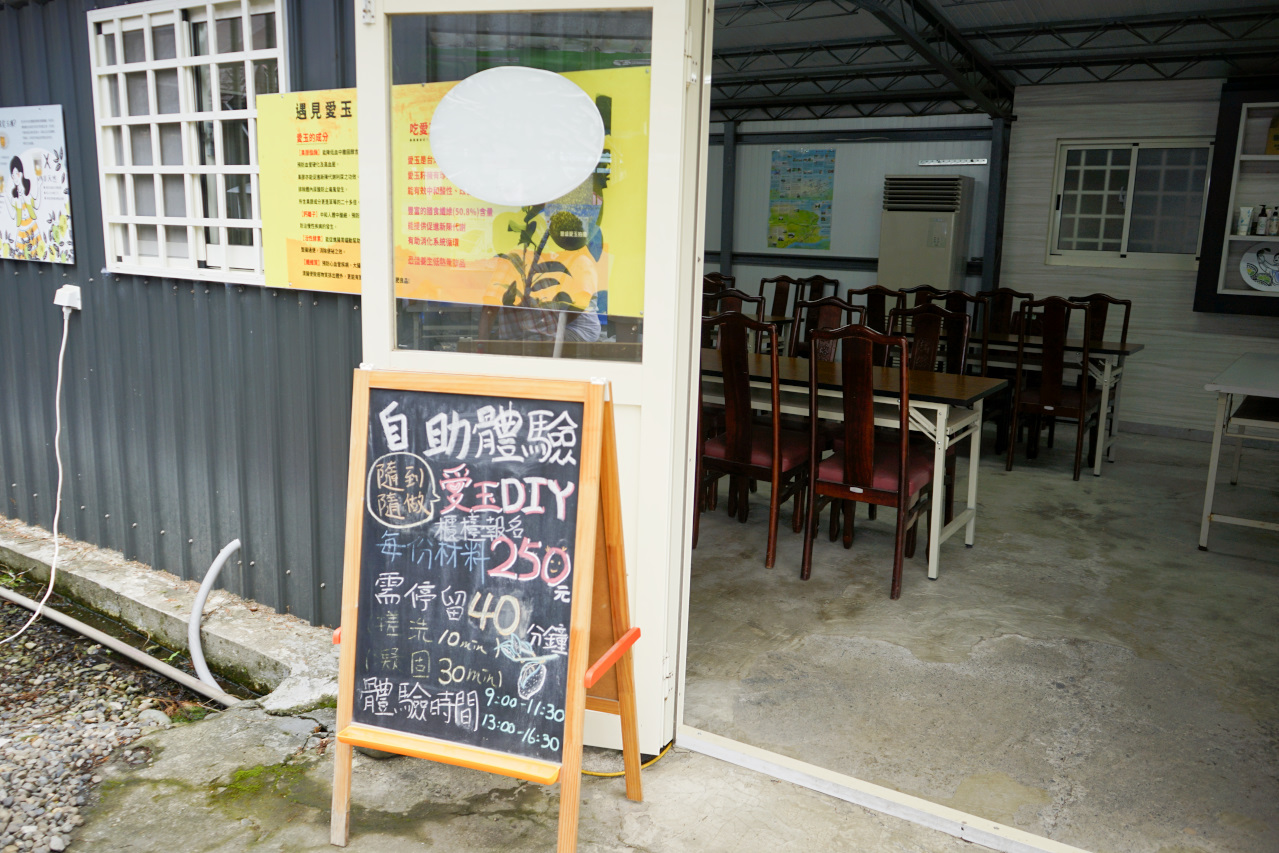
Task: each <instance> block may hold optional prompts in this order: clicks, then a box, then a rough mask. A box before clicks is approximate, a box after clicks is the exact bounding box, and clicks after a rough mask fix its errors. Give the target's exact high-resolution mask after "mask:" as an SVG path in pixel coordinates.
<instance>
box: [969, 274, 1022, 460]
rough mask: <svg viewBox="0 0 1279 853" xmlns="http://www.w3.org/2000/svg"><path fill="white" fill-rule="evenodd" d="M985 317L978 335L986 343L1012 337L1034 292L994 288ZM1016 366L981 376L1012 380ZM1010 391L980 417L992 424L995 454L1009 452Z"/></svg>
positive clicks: (994, 368)
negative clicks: (1023, 307)
mask: <svg viewBox="0 0 1279 853" xmlns="http://www.w3.org/2000/svg"><path fill="white" fill-rule="evenodd" d="M983 295H984V296H985V297H986V300H987V303H986V316H985V317H984V318H983V319H984V322H983V324H982V328H981V333H982V337H983V339H984V340H985V341H987V342H989V341H990V338H991V336H992V335H1015V334H1017V332H1018V328H1017V326H1018V324H1020V322H1021V306H1023V305H1025V304H1026V303H1027V302H1029V301H1031V300H1032V299H1034V298H1035V295H1034V294H1033V293H1023V292H1022V291H1020V290H1013V289H1012V288H1011V287H997V288H995V289H994V290H988V291H985V293H984V294H983ZM1016 372H1017V371H1016V368H1015V367H1004V366H1001V365H988V366H987V367H986V369H985V370H984V371H983V372H982V376H991V377H994V378H996V379H1007V380H1009V382H1011V381H1012V379H1013V377H1014V375H1015V374H1016ZM1011 412H1012V388H1011V387H1009V388H1008V390H1006V391H1002V392H1000V393H999V394H996V395H995V396H993V397H989V398H987V400H986V403H985V408H984V412H983V415H982V417H983V418H984V419H985V420H993V421H994V422H995V453H1004V452H1006V451H1007V450H1008V444H1009V435H1008V423H1009V421H1010V420H1011V419H1012V415H1011Z"/></svg>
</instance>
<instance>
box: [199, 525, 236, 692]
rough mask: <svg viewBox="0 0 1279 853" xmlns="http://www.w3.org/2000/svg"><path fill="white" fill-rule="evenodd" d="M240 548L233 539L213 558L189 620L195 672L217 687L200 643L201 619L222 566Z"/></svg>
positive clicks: (207, 682)
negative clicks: (205, 603)
mask: <svg viewBox="0 0 1279 853" xmlns="http://www.w3.org/2000/svg"><path fill="white" fill-rule="evenodd" d="M239 550H240V540H239V539H232V540H231V541H230V542H228V543H227V546H226V547H225V548H223V549H222V550H221V551H219V552H218V555H217V556H216V557H214V558H213V565H211V566H209V570H208V571H207V572H206V573H205V575H204V582H203V583H201V584H200V591H199V592H198V593H196V596H195V604H194V605H192V607H191V618H190V619H189V620H188V621H187V648H188V649H189V650H190V652H191V664H192V665H193V666H194V667H195V674H196V675H198V676H200V680H201V681H203V682H204V683H205V684H207V685H209V686H210V687H217V686H218V683H217V682H216V681H214V680H213V673H211V672H209V667H208V666H207V665H206V664H205V662H204V646H203V645H201V643H200V620H201V619H202V618H203V617H204V602H205V601H206V600H208V598H209V590H211V589H213V583H214V581H216V580H217V579H218V573H219V572H221V571H222V567H223V566H225V565H226V561H227V560H229V559H230V558H231V555H232V554H234V553H235V552H236V551H239ZM218 689H221V688H218Z"/></svg>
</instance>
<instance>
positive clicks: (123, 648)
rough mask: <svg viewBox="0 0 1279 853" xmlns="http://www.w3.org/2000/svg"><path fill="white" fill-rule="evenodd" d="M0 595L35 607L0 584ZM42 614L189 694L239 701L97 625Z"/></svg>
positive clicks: (228, 703)
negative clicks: (100, 628)
mask: <svg viewBox="0 0 1279 853" xmlns="http://www.w3.org/2000/svg"><path fill="white" fill-rule="evenodd" d="M0 598H3V599H5V600H6V601H12V602H13V603H14V604H17V605H21V606H22V607H25V608H27V609H28V610H33V609H35V608H36V607H38V606H39V605H37V604H36V602H34V601H32V600H31V599H29V598H27V597H25V596H22V595H18V593H16V592H13V591H12V590H8V589H5V588H4V587H0ZM44 616H45V618H46V619H48V620H49V621H50V622H57V623H58V624H59V625H63V626H65V627H67V628H70V629H71V630H73V631H78V632H80V633H81V634H83V635H84V636H85V637H88V638H89V639H90V640H93V642H95V643H100V644H101V645H104V646H106V647H107V648H109V649H111V650H112V651H113V652H119V653H120V654H122V655H124V656H125V657H127V658H129V659H130V660H132V661H134V662H136V663H140V664H142V665H143V666H147V667H150V668H151V669H153V670H155V671H156V672H158V673H160V674H161V675H163V676H164V677H165V678H168V679H170V680H172V681H176V682H177V683H178V684H181V685H182V686H183V687H185V688H187V689H188V690H190V691H191V692H193V693H199V694H200V695H201V696H205V697H208V698H209V699H212V700H214V701H216V702H221V703H222V704H223V705H226V706H228V707H230V706H231V705H235V704H237V703H238V702H240V701H241V700H239V699H237V698H236V697H234V696H231V695H230V694H228V693H224V692H223V691H222V689H221V688H220V687H209V686H208V685H207V684H204V683H203V682H201V681H200V680H199V679H196V678H192V677H191V676H189V675H187V674H186V673H185V672H183V671H182V670H180V669H175V668H174V667H172V666H169V665H168V664H167V663H165V662H164V661H162V660H156V659H155V658H153V657H151V656H150V655H149V654H147V653H146V652H141V651H138V650H137V649H135V648H134V647H133V646H131V645H129V644H128V643H126V642H124V641H123V640H118V639H116V638H115V637H113V636H111V635H110V634H105V633H103V632H102V631H99V630H98V629H97V628H94V627H93V626H92V625H86V624H84V623H83V622H81V621H80V620H78V619H73V618H72V617H70V616H68V615H67V614H65V613H60V612H59V611H57V610H52V609H50V610H45V611H44Z"/></svg>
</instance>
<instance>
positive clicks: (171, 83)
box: [155, 68, 182, 113]
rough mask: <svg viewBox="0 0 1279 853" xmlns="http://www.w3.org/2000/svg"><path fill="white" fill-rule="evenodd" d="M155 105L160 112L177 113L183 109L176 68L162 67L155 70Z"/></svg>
mask: <svg viewBox="0 0 1279 853" xmlns="http://www.w3.org/2000/svg"><path fill="white" fill-rule="evenodd" d="M155 106H156V111H157V112H160V113H176V112H179V111H180V110H181V109H182V107H181V104H180V103H179V101H178V70H177V69H176V68H161V69H160V70H158V71H156V72H155Z"/></svg>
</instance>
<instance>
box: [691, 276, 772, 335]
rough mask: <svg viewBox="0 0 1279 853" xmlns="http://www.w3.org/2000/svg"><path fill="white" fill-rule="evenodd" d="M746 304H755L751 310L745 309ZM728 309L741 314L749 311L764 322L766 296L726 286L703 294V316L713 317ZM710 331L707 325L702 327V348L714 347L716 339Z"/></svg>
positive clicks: (759, 320) (758, 320) (756, 318)
mask: <svg viewBox="0 0 1279 853" xmlns="http://www.w3.org/2000/svg"><path fill="white" fill-rule="evenodd" d="M745 305H752V306H754V307H753V309H751V310H750V311H749V312H746V311H743V310H742V308H743V307H744V306H745ZM726 311H736V312H738V313H739V314H743V313H749V314H750V315H751V316H753V317H754V318H755V322H757V323H759V322H763V318H764V297H762V296H752V295H751V294H749V293H746V292H744V291H741V290H737V289H736V288H732V287H726V288H724V289H723V290H717V291H715V292H713V293H704V294H702V316H703V317H711V316H713V315H715V314H722V313H724V312H726ZM707 334H708V331H707V329H706V327H705V326H703V327H702V348H703V349H714V347H715V339H714V338H713V337H711V338H708V337H707Z"/></svg>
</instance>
